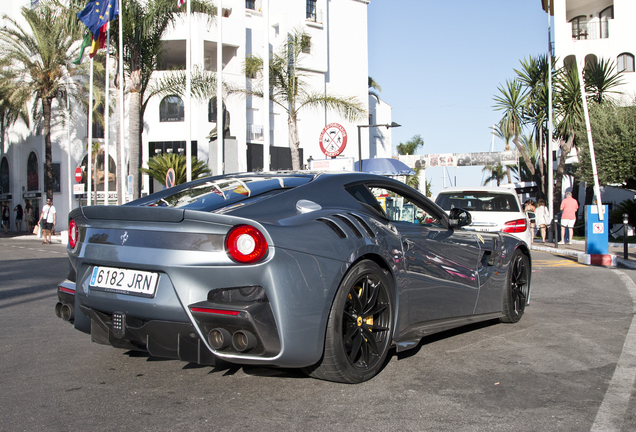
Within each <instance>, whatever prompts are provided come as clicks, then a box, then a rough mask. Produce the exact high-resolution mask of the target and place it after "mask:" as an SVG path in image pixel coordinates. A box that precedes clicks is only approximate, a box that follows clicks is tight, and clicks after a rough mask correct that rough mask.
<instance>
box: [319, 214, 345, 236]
mask: <svg viewBox="0 0 636 432" xmlns="http://www.w3.org/2000/svg"><path fill="white" fill-rule="evenodd" d="M316 220H317V221H318V222H322V223H324V224H325V225H327V226H328V227H329V228H331V229H332V230H333V232H335V233H336V235H337V236H338V237H340V238H347V235H346V234H345V233H344V231H343V230H342V229H340V227H339V226H338V225H336V224H335V223H334V222H332V221H330V220H329V219H325V218H318V219H316Z"/></svg>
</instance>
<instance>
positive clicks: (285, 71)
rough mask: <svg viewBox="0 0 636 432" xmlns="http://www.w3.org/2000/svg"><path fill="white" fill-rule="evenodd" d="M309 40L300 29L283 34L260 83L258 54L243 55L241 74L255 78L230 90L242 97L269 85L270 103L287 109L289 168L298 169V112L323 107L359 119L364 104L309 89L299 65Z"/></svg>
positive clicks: (351, 98) (253, 94) (258, 93)
mask: <svg viewBox="0 0 636 432" xmlns="http://www.w3.org/2000/svg"><path fill="white" fill-rule="evenodd" d="M310 47H311V39H310V37H309V35H308V34H306V33H305V32H304V31H303V30H302V29H296V30H294V31H293V32H291V33H290V34H289V35H288V36H287V42H286V43H283V44H282V46H281V47H280V48H279V49H278V51H277V52H275V53H274V54H272V57H271V59H270V62H269V83H264V82H263V59H262V58H260V57H259V56H256V55H254V56H247V57H246V58H245V63H244V65H243V70H244V72H245V76H246V77H248V78H257V79H259V81H256V82H254V83H253V87H252V88H251V89H242V90H238V89H237V90H234V92H240V93H243V94H244V95H246V96H256V97H263V96H264V91H265V90H264V89H265V86H267V84H269V85H268V86H267V87H268V90H269V97H270V100H271V101H272V103H274V104H276V105H278V106H279V107H281V108H282V109H284V110H285V111H286V112H287V116H288V118H287V127H288V132H289V143H290V148H291V156H292V167H293V169H294V170H298V169H300V156H299V148H300V138H299V136H298V113H299V112H300V110H302V109H303V108H306V109H326V110H328V111H332V112H335V113H337V114H339V115H341V116H342V117H343V118H345V119H346V120H348V121H353V120H357V119H359V118H362V117H363V115H364V114H365V110H364V105H363V104H362V103H361V102H360V101H358V99H357V98H356V97H354V96H345V97H340V96H336V95H333V94H329V93H325V91H324V89H323V90H313V89H312V88H311V86H310V84H309V74H308V73H307V72H306V71H307V69H305V68H303V67H302V61H301V60H302V59H303V57H304V56H306V55H307V54H305V52H306V50H307V48H310Z"/></svg>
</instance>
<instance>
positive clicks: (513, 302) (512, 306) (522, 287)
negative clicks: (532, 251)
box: [501, 249, 530, 323]
mask: <svg viewBox="0 0 636 432" xmlns="http://www.w3.org/2000/svg"><path fill="white" fill-rule="evenodd" d="M529 294H530V260H529V259H528V257H527V256H526V254H524V253H523V252H522V251H520V250H519V249H517V250H516V251H515V252H514V254H513V255H512V260H511V261H510V268H509V269H508V278H507V282H506V286H505V287H504V293H503V313H504V316H503V317H502V318H501V321H502V322H505V323H516V322H517V321H519V320H520V319H521V317H522V316H523V312H524V310H525V309H526V305H527V304H528V296H529Z"/></svg>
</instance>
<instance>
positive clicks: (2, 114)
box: [0, 58, 29, 152]
mask: <svg viewBox="0 0 636 432" xmlns="http://www.w3.org/2000/svg"><path fill="white" fill-rule="evenodd" d="M8 60H9V59H6V58H5V59H2V60H0V146H1V149H0V152H4V139H5V135H6V132H7V130H8V129H9V127H11V126H13V125H14V124H16V123H17V122H18V121H22V122H23V123H24V124H25V125H26V126H27V127H29V111H28V108H27V102H28V100H17V98H15V97H14V95H15V94H16V90H17V89H18V88H19V85H18V83H17V82H16V81H15V76H16V71H13V70H11V69H8V68H5V66H4V65H5V64H6V63H7V61H8Z"/></svg>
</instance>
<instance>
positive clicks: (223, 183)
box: [146, 176, 313, 213]
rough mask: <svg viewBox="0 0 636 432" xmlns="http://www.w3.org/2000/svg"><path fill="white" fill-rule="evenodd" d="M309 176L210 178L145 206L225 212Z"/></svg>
mask: <svg viewBox="0 0 636 432" xmlns="http://www.w3.org/2000/svg"><path fill="white" fill-rule="evenodd" d="M312 179H313V177H312V176H298V177H294V176H283V177H279V176H271V177H263V176H258V177H234V178H224V179H217V180H210V181H208V182H204V183H197V184H195V185H193V186H190V187H188V188H186V189H181V190H178V191H176V192H175V193H173V194H168V195H164V196H162V197H161V198H159V199H157V200H156V201H151V202H149V203H147V204H146V205H148V206H158V207H175V208H185V209H188V210H201V211H210V212H215V213H224V212H227V211H230V210H232V209H234V208H236V207H240V206H244V205H246V204H250V203H253V202H255V201H259V200H261V199H264V198H267V197H269V196H272V195H276V194H278V193H281V192H283V191H285V190H289V189H292V188H295V187H297V186H302V185H304V184H306V183H309V182H310V181H311V180H312Z"/></svg>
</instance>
